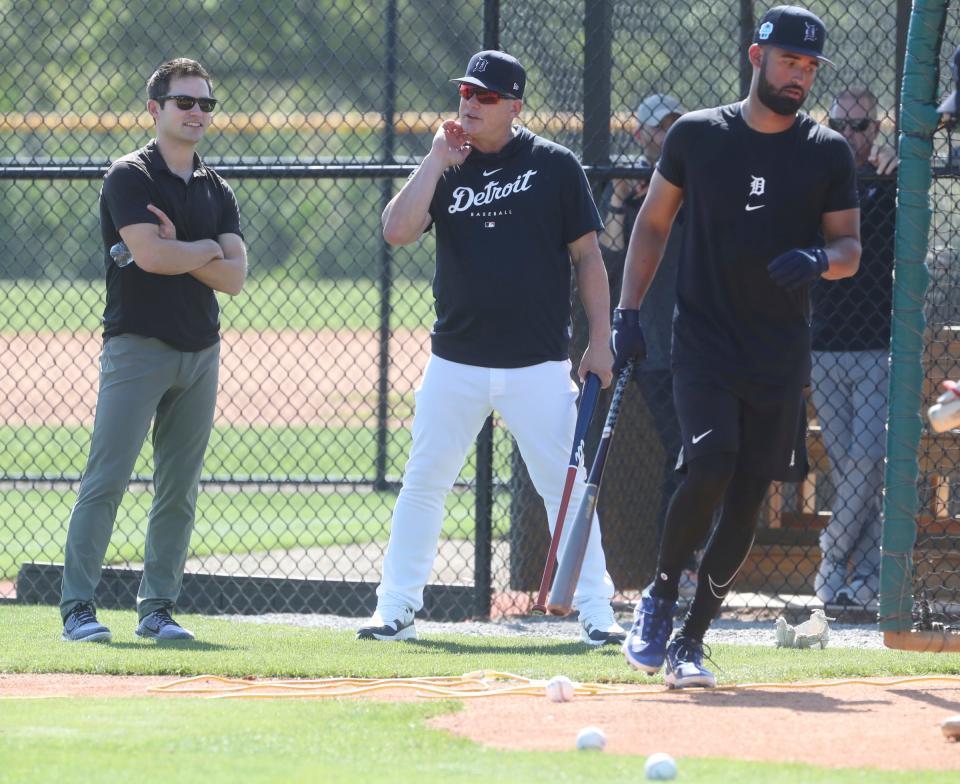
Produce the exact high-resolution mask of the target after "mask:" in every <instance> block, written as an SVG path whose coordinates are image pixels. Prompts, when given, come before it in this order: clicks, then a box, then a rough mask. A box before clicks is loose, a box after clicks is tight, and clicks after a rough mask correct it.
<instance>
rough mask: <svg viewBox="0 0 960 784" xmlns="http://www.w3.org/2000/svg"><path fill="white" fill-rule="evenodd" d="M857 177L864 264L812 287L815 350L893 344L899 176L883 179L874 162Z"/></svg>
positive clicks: (865, 348) (867, 348) (879, 347)
mask: <svg viewBox="0 0 960 784" xmlns="http://www.w3.org/2000/svg"><path fill="white" fill-rule="evenodd" d="M857 176H858V180H857V191H858V193H859V194H860V246H861V248H862V249H863V250H862V251H861V253H860V268H859V269H858V270H857V274H856V275H854V276H853V277H852V278H844V279H843V280H819V281H817V283H816V285H815V286H814V287H813V289H812V290H811V292H810V296H811V299H812V301H813V350H814V351H880V350H886V349H887V347H888V346H889V345H890V315H891V311H892V309H893V257H894V234H895V231H896V228H897V180H896V177H878V176H877V168H876V167H875V166H874V165H873V164H871V163H866V164H864V165H863V166H861V167H860V169H859V170H858V172H857Z"/></svg>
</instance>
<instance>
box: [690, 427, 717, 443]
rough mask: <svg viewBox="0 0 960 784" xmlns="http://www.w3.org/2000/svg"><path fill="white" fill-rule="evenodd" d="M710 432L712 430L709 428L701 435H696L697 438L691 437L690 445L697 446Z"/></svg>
mask: <svg viewBox="0 0 960 784" xmlns="http://www.w3.org/2000/svg"><path fill="white" fill-rule="evenodd" d="M712 432H713V428H712V427H711V428H710V429H709V430H708V431H707V432H706V433H701V434H700V435H698V436H693V437H692V438H691V439H690V441H691V443H694V444H699V443H700V442H701V441H703V439H705V438H706V437H707V436H708V435H710V434H711V433H712Z"/></svg>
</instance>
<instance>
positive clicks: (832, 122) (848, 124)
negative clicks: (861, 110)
mask: <svg viewBox="0 0 960 784" xmlns="http://www.w3.org/2000/svg"><path fill="white" fill-rule="evenodd" d="M827 124H828V125H829V126H830V127H831V128H832V129H833V130H835V131H837V132H838V133H843V129H844V128H849V129H850V130H851V131H858V132H860V133H863V132H864V131H865V130H867V128H869V127H870V126H871V125H872V124H873V120H871V119H870V118H869V117H858V118H857V119H855V120H849V119H843V120H841V119H839V118H837V117H830V118H829V119H828V120H827Z"/></svg>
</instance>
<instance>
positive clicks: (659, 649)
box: [623, 591, 677, 675]
mask: <svg viewBox="0 0 960 784" xmlns="http://www.w3.org/2000/svg"><path fill="white" fill-rule="evenodd" d="M676 607H677V603H676V602H672V601H670V600H669V599H658V598H657V597H655V596H651V595H650V594H649V593H647V592H646V591H644V592H643V596H641V597H640V604H639V606H638V607H637V611H636V620H635V621H634V623H633V626H632V627H631V628H630V631H629V632H627V639H626V640H625V641H624V643H623V655H624V656H625V657H626V659H627V663H628V664H629V665H630V666H631V667H633V669H635V670H643V672H646V673H649V674H650V675H655V674H656V673H658V672H659V671H660V668H661V667H662V666H663V661H664V659H666V657H667V641H668V640H669V639H670V633H671V632H672V631H673V613H674V611H675V610H676Z"/></svg>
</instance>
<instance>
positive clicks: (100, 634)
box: [60, 604, 113, 642]
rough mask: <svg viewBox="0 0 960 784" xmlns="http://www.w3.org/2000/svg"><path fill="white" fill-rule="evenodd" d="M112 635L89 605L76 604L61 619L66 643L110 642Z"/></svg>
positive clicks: (61, 636) (63, 637) (62, 636)
mask: <svg viewBox="0 0 960 784" xmlns="http://www.w3.org/2000/svg"><path fill="white" fill-rule="evenodd" d="M111 637H113V635H112V634H111V633H110V630H109V629H108V628H107V627H106V626H104V625H103V624H102V623H100V622H99V621H97V615H96V613H95V612H94V611H93V607H92V606H91V605H89V604H78V605H77V606H76V607H74V608H73V609H72V610H71V611H70V612H69V613H68V614H67V617H66V618H64V619H63V634H62V635H60V639H62V640H66V641H67V642H110V638H111Z"/></svg>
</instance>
